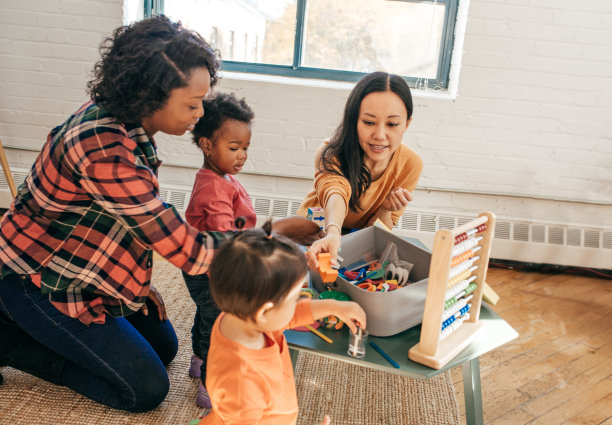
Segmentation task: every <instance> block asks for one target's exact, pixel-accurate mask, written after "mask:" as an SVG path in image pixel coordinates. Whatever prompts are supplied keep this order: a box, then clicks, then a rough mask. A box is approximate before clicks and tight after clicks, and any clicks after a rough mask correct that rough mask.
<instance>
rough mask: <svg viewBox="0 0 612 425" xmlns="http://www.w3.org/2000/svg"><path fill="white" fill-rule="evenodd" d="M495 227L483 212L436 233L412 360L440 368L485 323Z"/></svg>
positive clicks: (470, 339)
mask: <svg viewBox="0 0 612 425" xmlns="http://www.w3.org/2000/svg"><path fill="white" fill-rule="evenodd" d="M494 228H495V215H494V214H492V213H490V212H483V213H481V214H480V215H479V216H478V218H476V219H474V220H472V221H470V222H469V223H466V224H464V225H463V226H460V227H457V228H456V229H454V230H452V231H451V230H438V231H437V232H436V236H435V239H434V245H433V252H432V256H431V263H430V268H429V283H428V287H427V298H426V300H425V310H424V313H423V325H422V327H421V339H420V342H419V343H418V344H416V345H415V346H414V347H412V348H411V349H410V350H409V351H408V357H409V358H410V359H412V360H414V361H415V362H419V363H422V364H424V365H427V366H429V367H432V368H434V369H440V368H441V367H443V366H444V365H445V364H446V363H448V362H449V361H450V360H451V359H452V358H453V357H454V356H455V355H456V354H458V353H459V352H460V351H461V350H463V349H464V348H465V347H466V346H468V345H469V344H470V343H471V342H472V340H473V339H474V336H475V335H476V332H478V330H479V329H480V328H481V327H482V323H481V322H480V321H478V317H479V315H480V305H481V302H482V292H483V287H484V284H485V278H486V275H487V269H488V264H489V255H490V253H491V240H492V236H493V230H494ZM476 254H478V255H476Z"/></svg>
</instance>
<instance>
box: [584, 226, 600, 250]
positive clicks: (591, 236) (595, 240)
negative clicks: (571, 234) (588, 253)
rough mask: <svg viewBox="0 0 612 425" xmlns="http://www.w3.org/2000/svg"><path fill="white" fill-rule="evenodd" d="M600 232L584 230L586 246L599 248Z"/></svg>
mask: <svg viewBox="0 0 612 425" xmlns="http://www.w3.org/2000/svg"><path fill="white" fill-rule="evenodd" d="M599 234H600V232H598V231H596V230H585V231H584V246H586V247H587V248H599Z"/></svg>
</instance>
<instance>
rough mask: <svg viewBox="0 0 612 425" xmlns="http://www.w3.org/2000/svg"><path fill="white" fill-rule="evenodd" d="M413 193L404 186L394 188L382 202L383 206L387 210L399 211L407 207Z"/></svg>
mask: <svg viewBox="0 0 612 425" xmlns="http://www.w3.org/2000/svg"><path fill="white" fill-rule="evenodd" d="M412 199H413V196H412V193H410V192H409V191H407V190H406V189H404V188H401V187H399V188H397V189H393V190H392V191H391V192H389V194H388V195H387V197H386V198H385V200H384V201H383V203H382V207H383V208H384V209H386V210H387V211H399V210H401V209H404V208H406V206H407V205H408V202H410V201H412Z"/></svg>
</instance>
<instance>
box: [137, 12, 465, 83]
mask: <svg viewBox="0 0 612 425" xmlns="http://www.w3.org/2000/svg"><path fill="white" fill-rule="evenodd" d="M143 1H144V16H145V18H147V17H151V16H152V15H158V14H163V13H164V0H143ZM307 1H308V0H297V6H296V31H295V38H294V44H293V63H292V64H291V65H278V64H261V63H254V62H241V61H231V60H223V61H222V68H223V70H225V71H232V72H241V73H249V74H264V75H275V76H282V77H296V78H311V79H322V80H334V81H349V82H355V81H359V80H360V79H361V78H363V76H365V75H366V73H364V72H355V71H342V70H336V69H326V68H312V67H306V66H302V65H301V61H302V50H303V49H302V46H303V44H304V28H305V25H304V23H305V19H306V2H307ZM391 1H400V2H405V3H433V4H445V5H446V6H445V13H444V25H443V29H442V37H441V41H442V42H441V48H440V52H439V55H438V70H437V74H436V78H422V77H413V76H406V75H402V78H404V80H406V82H407V83H408V84H409V85H410V87H413V88H414V87H417V88H439V89H443V90H447V89H448V85H449V77H450V66H451V59H452V54H453V46H454V42H455V26H456V22H457V10H458V7H459V0H391Z"/></svg>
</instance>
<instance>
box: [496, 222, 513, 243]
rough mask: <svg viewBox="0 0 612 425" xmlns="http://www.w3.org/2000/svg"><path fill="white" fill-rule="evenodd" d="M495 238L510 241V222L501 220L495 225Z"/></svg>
mask: <svg viewBox="0 0 612 425" xmlns="http://www.w3.org/2000/svg"><path fill="white" fill-rule="evenodd" d="M495 238H496V239H510V222H508V221H501V220H500V221H497V222H496V223H495Z"/></svg>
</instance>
